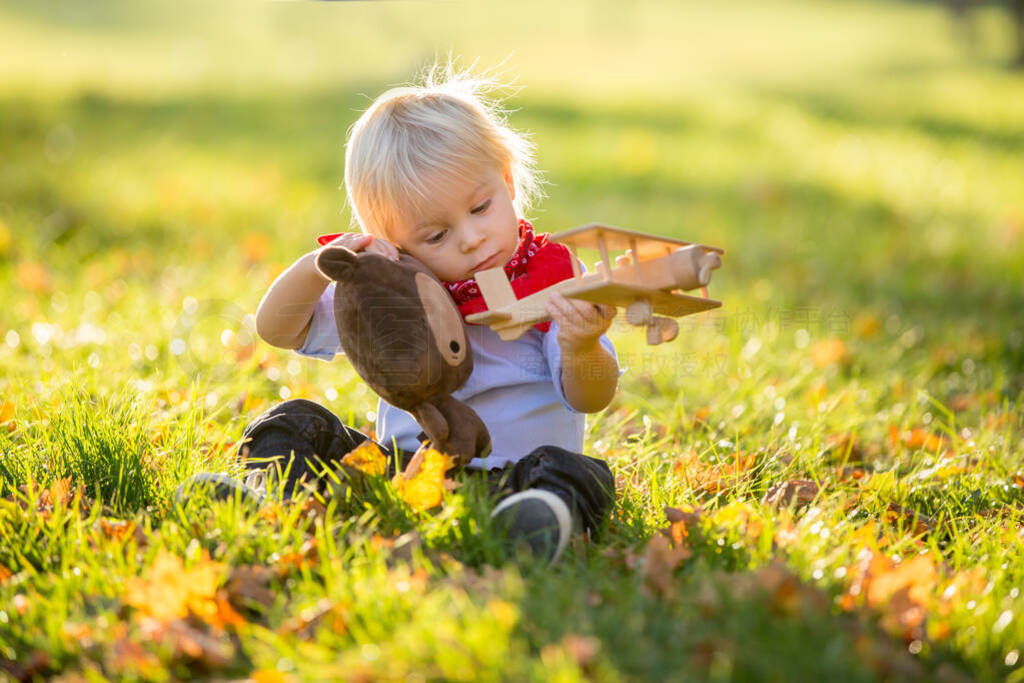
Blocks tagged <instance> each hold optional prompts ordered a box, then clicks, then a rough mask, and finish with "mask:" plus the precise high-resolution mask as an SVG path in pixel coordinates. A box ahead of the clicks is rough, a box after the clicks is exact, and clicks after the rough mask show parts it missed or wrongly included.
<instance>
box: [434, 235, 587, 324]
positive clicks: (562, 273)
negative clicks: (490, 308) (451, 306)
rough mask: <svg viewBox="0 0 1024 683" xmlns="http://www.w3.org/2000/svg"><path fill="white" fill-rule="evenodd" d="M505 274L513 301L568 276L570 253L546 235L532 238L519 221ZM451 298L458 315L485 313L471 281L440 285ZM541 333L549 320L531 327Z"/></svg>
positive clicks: (479, 294) (475, 286)
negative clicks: (513, 251)
mask: <svg viewBox="0 0 1024 683" xmlns="http://www.w3.org/2000/svg"><path fill="white" fill-rule="evenodd" d="M505 274H506V275H508V280H509V284H511V285H512V291H513V292H515V295H516V298H517V299H522V298H523V297H525V296H528V295H530V294H533V293H534V292H539V291H540V290H542V289H544V288H545V287H550V286H551V285H553V284H555V283H556V282H561V281H562V280H567V279H569V278H571V277H572V254H571V253H570V252H569V249H568V247H566V246H565V245H564V244H558V243H557V242H549V241H548V235H547V233H541V234H540V235H535V234H534V232H533V226H532V225H530V223H529V222H527V221H524V220H520V221H519V246H518V247H516V253H514V254H513V255H512V258H510V259H509V260H508V263H506V264H505ZM443 284H444V285H445V287H447V288H448V291H449V292H450V293H451V295H452V298H453V299H455V305H456V306H458V307H459V313H461V314H462V317H466V316H467V315H469V314H470V313H480V312H482V311H486V310H487V304H486V303H485V302H484V297H483V295H482V294H481V293H480V288H479V287H477V284H476V280H475V279H469V280H457V281H455V282H444V283H443ZM534 327H535V328H537V329H538V330H540V331H541V332H547V331H548V329H549V328H550V327H551V321H545V322H542V323H537V324H536V325H534Z"/></svg>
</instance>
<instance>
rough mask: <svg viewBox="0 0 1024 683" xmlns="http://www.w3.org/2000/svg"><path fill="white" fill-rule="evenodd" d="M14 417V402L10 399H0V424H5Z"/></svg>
mask: <svg viewBox="0 0 1024 683" xmlns="http://www.w3.org/2000/svg"><path fill="white" fill-rule="evenodd" d="M13 419H14V404H13V403H11V402H10V401H0V425H2V424H6V423H8V422H10V421H11V420H13Z"/></svg>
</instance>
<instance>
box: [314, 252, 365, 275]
mask: <svg viewBox="0 0 1024 683" xmlns="http://www.w3.org/2000/svg"><path fill="white" fill-rule="evenodd" d="M356 261H357V259H356V254H355V252H354V251H352V250H351V249H346V248H345V247H326V248H324V249H321V250H320V253H319V254H317V256H316V267H317V270H319V271H320V272H321V273H323V274H324V275H326V276H327V277H329V278H331V279H332V280H347V279H349V278H350V277H351V276H352V273H353V272H354V271H355V269H356Z"/></svg>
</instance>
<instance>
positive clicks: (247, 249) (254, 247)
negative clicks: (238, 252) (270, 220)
mask: <svg viewBox="0 0 1024 683" xmlns="http://www.w3.org/2000/svg"><path fill="white" fill-rule="evenodd" d="M269 252H270V239H269V238H267V236H266V235H264V234H262V233H259V232H252V233H249V234H248V235H246V236H245V237H243V238H242V253H243V254H244V255H245V260H246V261H249V262H251V263H257V262H260V261H263V260H264V259H266V258H267V254H268V253H269Z"/></svg>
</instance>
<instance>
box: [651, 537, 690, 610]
mask: <svg viewBox="0 0 1024 683" xmlns="http://www.w3.org/2000/svg"><path fill="white" fill-rule="evenodd" d="M692 554H693V553H692V551H691V550H690V549H689V548H688V547H687V546H685V545H680V546H676V547H673V545H672V543H671V542H670V541H669V540H668V538H666V537H665V536H662V535H660V534H659V535H656V536H653V537H652V538H651V540H650V541H648V543H647V548H646V549H645V550H644V564H643V567H644V569H643V571H644V576H643V580H644V585H645V586H646V587H647V588H649V589H650V590H651V591H653V592H654V593H655V594H656V595H658V596H659V597H661V598H663V599H668V598H671V597H672V595H674V593H675V590H674V586H673V579H672V577H673V574H674V573H675V570H676V569H677V568H678V567H679V566H680V565H682V563H683V562H685V561H686V560H687V559H689V557H690V556H691V555H692Z"/></svg>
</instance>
